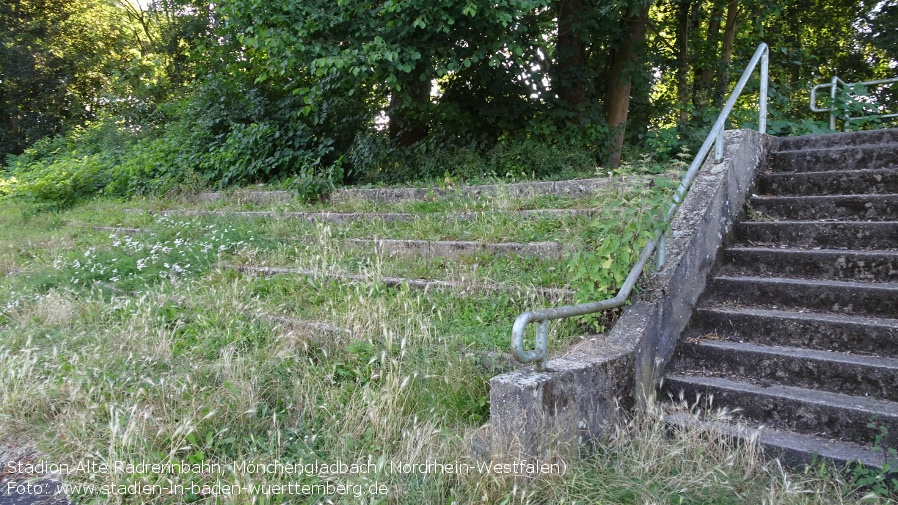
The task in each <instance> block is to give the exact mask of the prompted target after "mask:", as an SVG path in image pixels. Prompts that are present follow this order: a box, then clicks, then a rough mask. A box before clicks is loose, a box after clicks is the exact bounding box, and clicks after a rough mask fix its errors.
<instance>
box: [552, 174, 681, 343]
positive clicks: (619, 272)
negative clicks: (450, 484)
mask: <svg viewBox="0 0 898 505" xmlns="http://www.w3.org/2000/svg"><path fill="white" fill-rule="evenodd" d="M673 188H675V183H674V182H673V181H670V180H667V179H658V180H657V183H656V185H655V186H654V187H652V188H648V189H645V190H643V191H633V192H626V193H621V194H620V195H619V197H618V199H616V200H610V201H608V202H606V205H605V206H604V207H602V208H601V209H598V210H599V214H598V215H597V216H595V217H594V218H593V220H592V221H591V223H590V226H589V228H588V230H587V234H586V235H585V237H584V238H585V243H586V244H585V247H584V248H583V249H581V250H578V251H575V252H574V253H573V254H572V256H571V259H570V261H569V263H568V273H569V274H570V282H571V286H573V287H574V288H575V289H576V290H577V295H576V300H577V302H578V303H587V302H596V301H600V300H605V299H608V298H612V297H613V296H615V295H616V294H617V291H618V290H619V289H620V288H621V286H622V285H623V283H624V281H625V280H626V278H627V275H628V274H629V272H630V269H631V268H632V267H633V265H634V264H635V263H636V260H637V258H638V257H639V253H640V252H641V251H642V249H643V247H644V246H645V244H646V243H647V242H648V241H649V240H650V239H652V238H656V237H657V236H658V233H659V231H661V230H662V228H663V216H664V215H665V214H666V212H667V209H668V208H669V206H670V195H671V194H672V192H673ZM601 317H602V316H588V317H587V320H588V321H589V322H590V323H591V324H592V325H593V326H594V327H595V328H596V329H597V330H598V331H605V323H606V322H607V320H606V319H600V318H601Z"/></svg>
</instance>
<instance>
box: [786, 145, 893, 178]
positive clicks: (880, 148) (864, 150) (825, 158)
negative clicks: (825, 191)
mask: <svg viewBox="0 0 898 505" xmlns="http://www.w3.org/2000/svg"><path fill="white" fill-rule="evenodd" d="M770 163H771V166H773V167H775V169H776V171H778V172H817V171H821V170H858V169H867V170H869V169H875V168H892V167H896V166H898V143H894V144H881V145H852V146H838V147H829V148H822V149H819V148H818V149H801V150H797V151H783V150H778V151H776V152H774V153H772V154H771V156H770Z"/></svg>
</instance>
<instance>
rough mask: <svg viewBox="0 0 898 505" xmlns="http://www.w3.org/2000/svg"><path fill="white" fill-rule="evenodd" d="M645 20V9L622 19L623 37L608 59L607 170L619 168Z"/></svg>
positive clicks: (643, 40)
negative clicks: (609, 60)
mask: <svg viewBox="0 0 898 505" xmlns="http://www.w3.org/2000/svg"><path fill="white" fill-rule="evenodd" d="M648 18H649V5H646V6H645V7H644V8H643V9H642V11H641V12H640V13H639V16H638V17H637V18H636V19H623V20H622V21H621V22H622V23H624V24H625V27H624V30H623V32H624V37H623V39H622V40H621V41H620V43H619V44H618V46H617V50H616V51H614V53H613V55H612V57H611V65H610V66H609V68H608V89H607V91H606V93H605V121H606V122H607V123H608V131H609V132H610V134H611V142H610V152H609V153H608V166H609V167H610V168H617V167H619V166H620V158H621V150H622V149H623V146H624V132H625V131H626V127H627V112H628V111H629V108H630V87H631V85H632V83H633V78H632V76H631V73H632V71H633V67H634V66H635V64H636V63H637V62H638V61H639V51H640V49H641V48H642V45H643V43H644V42H645V27H646V24H647V23H648Z"/></svg>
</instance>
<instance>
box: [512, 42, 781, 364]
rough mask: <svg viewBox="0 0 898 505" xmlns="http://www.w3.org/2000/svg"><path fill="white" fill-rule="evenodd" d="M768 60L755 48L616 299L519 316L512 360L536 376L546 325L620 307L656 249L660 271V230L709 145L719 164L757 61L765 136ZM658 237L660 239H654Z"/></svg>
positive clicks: (760, 120) (543, 352)
mask: <svg viewBox="0 0 898 505" xmlns="http://www.w3.org/2000/svg"><path fill="white" fill-rule="evenodd" d="M769 59H770V50H769V49H768V47H767V44H765V43H763V42H762V43H761V44H760V45H759V46H758V49H757V50H755V53H754V55H753V56H752V58H751V61H749V63H748V66H747V67H746V69H745V71H744V72H743V73H742V77H741V78H740V79H739V82H738V83H736V87H735V88H734V89H733V93H732V94H731V95H730V98H729V100H727V102H726V104H725V105H724V107H723V110H722V111H720V115H719V116H718V117H717V121H715V122H714V126H712V127H711V131H710V132H709V133H708V137H707V138H705V141H704V142H703V143H702V147H701V148H699V150H698V153H697V154H696V156H695V160H694V161H693V162H692V164H691V165H689V170H687V171H686V175H685V176H683V180H682V181H681V182H680V185H679V186H678V187H677V190H676V192H675V193H674V196H673V203H672V204H671V206H670V208H669V209H668V211H667V215H666V216H665V217H664V221H663V223H662V226H661V228H659V230H657V231H656V232H655V237H653V238H651V239H649V241H648V242H647V243H646V244H645V247H643V248H642V252H640V253H639V257H638V259H637V260H636V263H635V264H634V265H633V268H632V269H631V270H630V273H629V274H628V275H627V279H626V280H625V281H624V284H623V286H621V288H620V290H619V291H618V292H617V295H615V296H614V298H609V299H607V300H602V301H600V302H591V303H582V304H579V305H567V306H564V307H556V308H552V309H541V310H531V311H528V312H524V313H523V314H521V315H519V316H518V317H517V319H515V322H514V326H513V327H512V330H511V349H512V355H514V358H515V359H516V360H518V361H519V362H521V363H533V364H534V369H535V370H536V371H537V372H544V371H546V361H548V354H549V351H548V334H549V321H552V320H555V319H564V318H568V317H575V316H582V315H585V314H592V313H595V312H600V311H603V310H608V309H613V308H617V307H621V306H623V305H624V304H625V303H626V302H627V299H628V298H629V297H630V293H631V292H632V291H633V287H634V286H636V281H637V280H638V279H639V276H640V275H641V274H642V269H643V267H645V264H646V262H647V261H648V259H649V257H651V255H652V253H653V252H655V246H656V245H657V246H658V256H657V258H658V268H659V269H661V268H663V266H664V259H665V258H664V256H665V255H664V249H665V247H664V245H665V242H666V240H665V236H666V235H665V234H664V233H663V231H661V230H663V228H666V226H667V224H668V223H670V220H671V218H672V216H673V214H674V212H675V211H676V210H677V208H678V207H679V206H680V204H681V203H682V202H683V200H684V198H685V196H686V193H687V191H688V190H689V187H690V186H691V185H692V181H693V180H694V179H695V176H696V174H697V173H698V170H699V168H701V166H702V164H703V163H704V162H705V158H707V157H708V154H709V153H710V152H711V144H715V149H714V159H715V160H716V161H717V162H720V161H722V160H723V131H724V128H725V125H726V120H727V118H728V117H729V116H730V113H732V111H733V107H734V106H735V104H736V100H737V99H738V98H739V96H740V95H741V94H742V90H743V89H744V88H745V85H746V83H748V79H749V77H751V74H752V72H753V71H754V69H755V67H757V65H758V62H759V61H760V62H761V89H760V97H759V102H760V105H759V111H758V131H760V132H761V133H766V131H767V84H768V73H769V72H768V69H769ZM659 235H660V238H657V237H658V236H659ZM529 323H539V324H538V325H537V328H536V338H535V340H534V348H533V350H530V351H528V350H525V349H524V333H525V331H526V329H527V325H528V324H529Z"/></svg>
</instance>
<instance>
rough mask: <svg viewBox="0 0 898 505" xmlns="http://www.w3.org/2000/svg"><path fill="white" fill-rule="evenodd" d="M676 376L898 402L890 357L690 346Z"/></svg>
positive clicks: (897, 373)
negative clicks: (693, 375) (718, 378)
mask: <svg viewBox="0 0 898 505" xmlns="http://www.w3.org/2000/svg"><path fill="white" fill-rule="evenodd" d="M675 370H676V371H678V372H679V373H681V374H682V373H697V374H702V375H710V376H723V377H731V376H737V377H743V378H744V380H749V381H751V382H753V383H755V384H761V385H764V386H769V385H772V384H778V385H782V386H786V385H788V386H796V387H802V388H809V389H815V390H822V391H831V392H834V393H844V394H851V395H858V396H867V397H871V398H879V399H882V400H889V401H898V359H895V358H888V357H878V356H861V355H856V354H848V353H844V352H831V351H818V350H810V349H802V348H798V347H778V346H766V345H758V344H754V343H747V342H728V341H720V340H689V341H686V342H684V343H683V344H682V345H681V346H680V349H679V353H678V359H677V360H676V368H675Z"/></svg>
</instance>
